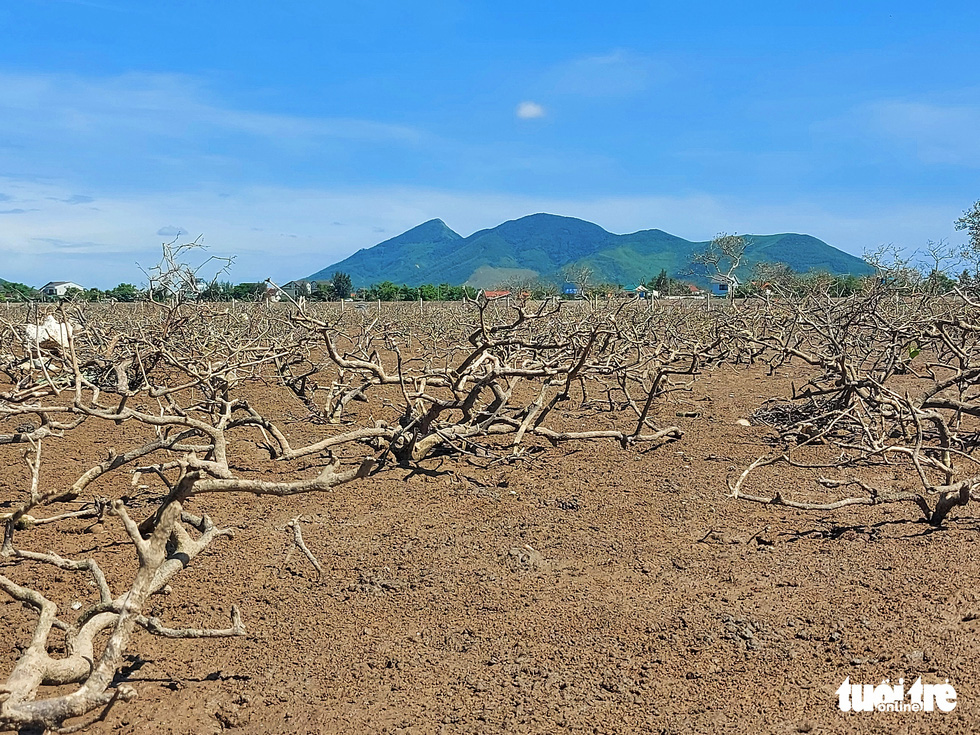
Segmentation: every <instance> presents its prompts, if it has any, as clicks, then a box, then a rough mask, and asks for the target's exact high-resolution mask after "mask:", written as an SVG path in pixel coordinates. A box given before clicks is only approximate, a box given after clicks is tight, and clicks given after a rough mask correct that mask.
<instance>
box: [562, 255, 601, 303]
mask: <svg viewBox="0 0 980 735" xmlns="http://www.w3.org/2000/svg"><path fill="white" fill-rule="evenodd" d="M593 275H594V271H593V270H592V268H590V267H589V266H587V265H580V264H575V263H573V264H570V265H566V266H565V267H564V268H562V269H561V277H562V278H564V279H565V282H566V283H570V284H572V285H573V286H575V292H576V294H578V295H579V296H584V295H585V294H587V293H588V291H589V286H591V285H592V277H593Z"/></svg>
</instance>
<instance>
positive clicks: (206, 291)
mask: <svg viewBox="0 0 980 735" xmlns="http://www.w3.org/2000/svg"><path fill="white" fill-rule="evenodd" d="M234 293H235V287H234V286H233V285H232V284H231V283H229V282H228V281H211V283H209V284H208V285H207V286H205V287H204V288H203V289H202V290H201V293H200V295H199V296H198V299H199V300H201V301H231V299H232V298H233V296H234Z"/></svg>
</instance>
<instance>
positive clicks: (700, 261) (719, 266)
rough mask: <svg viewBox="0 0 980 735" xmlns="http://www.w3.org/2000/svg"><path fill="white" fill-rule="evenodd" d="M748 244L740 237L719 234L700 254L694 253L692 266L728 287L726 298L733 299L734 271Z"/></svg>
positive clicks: (740, 261)
mask: <svg viewBox="0 0 980 735" xmlns="http://www.w3.org/2000/svg"><path fill="white" fill-rule="evenodd" d="M748 245H749V242H748V240H746V239H745V238H744V237H742V236H741V235H729V234H726V233H724V232H723V233H721V234H720V235H718V236H717V237H715V239H714V240H712V241H711V242H710V243H708V247H706V248H705V249H704V250H703V251H702V252H700V253H695V255H694V257H693V258H692V264H693V265H694V266H695V267H697V266H700V267H702V268H703V269H704V270H705V271H706V272H707V274H708V275H709V276H712V277H715V278H717V279H719V280H721V281H723V282H724V283H726V284H727V285H728V287H729V288H728V298H730V299H734V298H735V289H734V288H732V283H733V282H734V281H735V280H736V279H735V271H736V270H737V269H738V267H739V265H741V263H742V259H743V258H744V257H745V250H746V248H748Z"/></svg>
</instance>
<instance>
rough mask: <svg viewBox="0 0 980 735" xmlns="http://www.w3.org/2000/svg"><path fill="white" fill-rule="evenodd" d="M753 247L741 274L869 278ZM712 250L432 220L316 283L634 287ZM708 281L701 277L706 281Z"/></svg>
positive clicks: (642, 237) (785, 249)
mask: <svg viewBox="0 0 980 735" xmlns="http://www.w3.org/2000/svg"><path fill="white" fill-rule="evenodd" d="M746 237H747V239H748V240H749V247H748V249H747V250H746V258H745V261H744V263H743V266H744V268H743V269H741V271H744V273H743V272H741V271H740V275H747V273H748V270H749V269H750V268H751V266H752V264H753V263H756V262H761V261H767V262H782V263H786V264H787V265H789V266H790V267H791V268H793V269H794V270H796V271H798V272H800V273H805V272H808V271H811V270H825V271H828V272H830V273H853V274H855V275H864V274H866V273H869V272H870V270H871V269H870V267H869V266H868V264H867V263H865V262H864V261H862V260H861V259H860V258H856V257H854V256H853V255H849V254H847V253H844V252H841V251H840V250H837V249H836V248H833V247H831V246H830V245H827V243H825V242H823V241H821V240H818V239H817V238H814V237H812V236H809V235H795V234H794V235H786V234H784V235H752V236H746ZM706 246H707V243H697V242H691V241H688V240H685V239H683V238H680V237H677V236H675V235H671V234H669V233H667V232H664V231H662V230H641V231H640V232H634V233H631V234H627V235H614V234H612V233H610V232H608V231H607V230H605V229H603V228H602V227H600V226H599V225H597V224H594V223H592V222H587V221H585V220H581V219H577V218H575V217H564V216H561V215H557V214H547V213H544V212H539V213H537V214H529V215H527V216H525V217H520V218H518V219H513V220H509V221H507V222H504V223H503V224H500V225H497V226H496V227H492V228H490V229H486V230H480V231H479V232H474V233H473V234H472V235H470V236H468V237H465V238H464V237H461V236H460V235H458V234H457V233H455V232H453V231H452V230H451V229H450V228H449V227H448V226H447V225H446V223H445V222H443V221H442V220H440V219H432V220H429V221H428V222H423V223H422V224H420V225H418V226H416V227H413V228H412V229H410V230H408V231H407V232H404V233H402V234H401V235H397V236H395V237H393V238H391V239H389V240H385V241H384V242H382V243H379V244H378V245H375V246H374V247H372V248H366V249H364V250H359V251H358V252H356V253H354V254H353V255H351V256H350V257H349V258H346V259H345V260H342V261H340V262H339V263H335V264H334V265H332V266H329V267H327V268H324V269H323V270H322V271H319V272H318V273H316V274H314V275H313V276H310V279H312V280H317V279H318V278H326V277H329V274H330V273H332V272H334V271H343V272H345V273H348V274H349V275H350V277H351V279H352V280H353V281H354V285H355V286H369V285H371V284H373V283H381V282H382V281H392V282H393V283H397V284H402V283H404V284H406V285H408V286H418V285H420V284H422V283H451V284H454V285H455V284H463V283H465V284H468V285H471V286H474V287H476V288H485V287H493V286H497V285H499V284H500V283H503V282H504V281H507V280H509V279H513V278H517V277H521V278H535V277H536V278H540V279H544V280H548V281H553V282H555V281H559V280H560V279H561V278H562V277H563V276H562V274H563V272H564V271H565V269H566V268H567V267H569V266H581V267H587V268H589V269H590V270H591V271H592V272H593V276H594V279H595V280H596V281H597V282H598V281H604V282H607V283H614V284H624V285H626V284H630V283H633V284H636V283H642V282H644V281H646V280H649V279H651V278H655V277H656V275H657V274H658V273H659V272H660V271H661V270H665V271H667V273H668V274H669V275H671V276H678V275H682V274H683V273H685V272H687V271H689V270H690V267H691V263H692V259H693V256H694V254H695V253H696V252H697V251H698V250H701V249H703V248H704V247H706ZM702 280H703V279H702Z"/></svg>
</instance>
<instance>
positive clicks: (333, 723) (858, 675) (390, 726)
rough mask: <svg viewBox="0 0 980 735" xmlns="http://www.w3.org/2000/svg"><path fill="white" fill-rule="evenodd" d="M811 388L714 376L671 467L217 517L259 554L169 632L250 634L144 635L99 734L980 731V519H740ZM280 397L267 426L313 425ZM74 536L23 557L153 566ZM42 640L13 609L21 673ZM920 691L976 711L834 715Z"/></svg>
mask: <svg viewBox="0 0 980 735" xmlns="http://www.w3.org/2000/svg"><path fill="white" fill-rule="evenodd" d="M791 379H796V380H797V381H799V376H798V375H793V374H792V373H791V369H790V368H786V369H785V370H784V374H783V375H781V376H777V377H770V376H767V375H766V374H765V372H764V371H763V370H761V369H757V368H751V369H747V370H745V369H743V370H740V371H739V370H735V369H733V368H731V367H720V368H717V369H715V370H713V371H711V372H709V373H706V374H705V375H703V376H701V377H700V378H699V380H698V381H697V382H696V383H695V385H694V386H693V391H692V392H691V393H690V394H679V395H675V396H674V397H673V398H672V399H671V400H670V401H669V402H667V403H665V404H664V405H663V406H661V407H660V409H659V410H660V414H659V418H658V420H659V421H660V422H661V423H668V422H672V423H677V424H678V425H679V426H680V427H681V428H683V430H684V432H685V434H684V436H683V438H682V439H681V440H679V441H677V442H674V443H672V444H668V445H665V446H662V447H660V448H657V449H652V450H651V449H650V448H649V447H639V448H635V449H629V450H624V449H622V448H620V447H619V445H618V444H615V443H606V442H593V443H580V444H577V445H565V446H562V447H559V448H557V449H550V448H549V449H548V451H546V452H541V453H529V454H528V456H527V458H526V459H525V460H523V461H520V462H517V463H515V464H499V465H494V466H492V467H489V468H480V467H477V466H475V465H473V464H470V463H467V462H465V461H461V460H448V459H447V460H441V461H437V460H433V461H430V462H427V463H426V467H425V471H424V472H416V473H409V472H408V471H407V470H400V469H390V470H387V471H385V472H384V473H382V474H381V475H379V476H377V477H374V478H371V479H369V480H362V481H358V482H355V483H353V484H350V485H346V486H343V487H340V488H338V489H336V490H335V491H334V492H332V493H329V494H323V495H310V496H303V497H295V498H290V499H285V500H279V499H264V498H253V497H246V496H235V497H207V498H202V499H198V500H196V501H194V507H192V510H193V509H195V508H196V510H197V511H198V512H200V511H202V510H203V511H206V512H208V513H209V514H210V515H211V516H212V517H213V518H214V519H215V521H216V522H217V523H218V524H219V525H230V526H234V527H236V528H237V533H236V535H235V537H234V538H233V539H230V540H220V541H218V542H217V543H216V544H215V545H214V546H213V547H211V549H209V550H208V551H207V552H206V553H204V554H203V555H202V556H200V557H199V558H197V559H196V560H195V561H194V563H193V565H192V566H191V567H189V568H188V569H187V570H186V571H185V572H183V573H182V574H181V575H179V576H178V577H177V578H176V579H175V580H174V582H173V585H172V586H173V590H172V592H171V593H170V594H169V595H160V596H157V597H155V598H153V600H154V602H153V609H152V611H151V612H152V614H154V615H158V616H160V617H161V618H162V619H163V620H164V621H165V622H166V623H167V624H168V625H171V626H174V627H184V626H194V627H203V626H214V627H225V626H226V625H227V618H228V611H229V609H230V607H231V606H232V605H233V604H237V605H238V606H239V607H240V608H241V612H242V616H243V618H244V621H245V624H246V627H247V631H248V633H247V635H246V636H245V637H242V638H230V639H220V640H215V641H197V640H176V641H173V640H163V639H158V638H154V637H151V636H149V635H147V634H144V633H140V634H139V636H138V638H137V640H136V641H135V643H134V645H133V646H132V647H131V651H130V652H131V656H130V657H129V659H128V665H127V667H126V669H125V671H123V672H122V674H121V676H120V679H121V680H125V681H128V682H129V683H131V684H132V685H133V686H134V687H135V688H136V689H137V690H138V692H139V698H138V699H137V700H136V701H134V702H131V703H126V704H120V705H118V706H116V707H115V708H113V709H112V710H111V711H110V712H109V714H108V716H107V718H106V720H105V722H102V723H99V724H96V725H93V726H92V727H91V728H90V730H89V731H90V732H93V733H105V732H112V733H217V732H219V731H222V730H226V729H227V730H233V731H235V732H241V733H265V732H299V733H307V732H310V733H314V732H316V733H319V732H344V733H350V732H377V733H384V732H387V733H423V732H448V733H471V732H542V733H543V732H549V733H550V732H588V733H622V732H652V733H687V732H698V733H702V732H703V733H767V732H771V733H851V732H862V733H863V732H880V733H933V732H936V733H939V732H974V731H976V730H977V729H978V727H980V687H978V685H977V681H978V679H980V642H978V632H980V584H978V577H980V564H978V562H977V560H976V559H974V551H975V548H976V546H977V542H976V539H977V538H978V525H980V519H978V517H977V513H978V510H977V509H975V508H974V507H972V506H968V507H966V508H963V509H957V510H956V511H954V513H953V517H952V519H951V520H950V522H949V523H948V527H947V528H946V529H944V530H939V531H935V532H933V531H931V529H930V527H929V526H928V525H926V524H924V523H923V522H922V521H921V520H920V519H919V513H918V511H917V510H916V508H915V507H914V506H911V505H909V506H901V505H893V506H880V507H875V508H860V509H847V510H843V511H838V512H834V513H799V512H794V511H790V510H785V509H779V508H771V507H767V506H762V505H754V504H748V503H744V502H740V501H733V500H731V499H730V498H728V497H726V494H727V486H726V479H728V478H732V477H734V476H735V475H736V474H737V473H738V472H739V471H741V469H742V468H744V467H745V466H746V465H747V464H748V463H750V462H751V461H752V460H753V459H755V458H756V457H758V456H760V455H762V454H765V453H767V452H768V451H770V450H771V448H772V447H771V442H772V440H773V437H774V436H775V432H774V431H773V430H772V429H771V428H768V427H766V426H756V425H753V426H748V427H745V426H739V425H737V424H736V420H737V419H740V418H745V417H747V416H749V415H750V414H751V413H752V412H753V411H754V410H755V409H756V408H758V407H759V406H760V405H761V404H762V402H763V401H764V400H765V399H766V398H769V397H771V396H774V395H785V394H787V393H788V392H789V381H790V380H791ZM268 390H269V395H268V396H267V405H271V406H272V407H273V408H274V410H275V411H278V412H279V413H281V414H282V415H283V416H289V415H296V416H298V415H299V414H300V412H299V411H298V408H299V407H298V404H297V402H296V401H295V400H292V401H291V400H290V399H289V398H288V397H285V396H282V395H279V394H278V393H277V392H276V391H275V389H273V388H269V389H268ZM678 413H697V414H698V415H697V416H694V417H690V416H688V417H678V416H677V414H678ZM567 420H568V421H569V422H570V424H574V422H575V420H576V416H575V414H574V412H571V409H570V413H569V415H568V416H567ZM606 420H607V419H606V417H603V416H601V415H600V416H598V417H593V418H592V419H590V422H591V423H590V424H589V425H604V424H603V422H604V421H606ZM130 430H131V429H130V428H129V427H128V426H123V427H118V428H113V429H111V431H108V433H104V434H99V435H95V436H93V435H91V434H82V433H80V432H73V433H72V435H71V436H70V437H68V438H66V439H64V440H58V441H54V440H52V441H50V442H49V443H48V447H49V448H50V452H51V454H50V455H49V461H50V462H51V464H50V465H49V466H48V467H47V469H46V470H45V475H44V477H43V478H42V481H43V482H46V483H57V482H63V481H65V480H67V479H68V478H69V477H71V478H72V479H74V477H76V476H77V475H78V473H79V471H80V470H79V468H80V467H85V466H88V465H87V464H86V462H88V463H89V464H90V463H91V461H92V460H93V459H94V458H96V457H100V456H103V455H104V453H105V451H106V450H107V449H108V448H109V447H116V448H117V449H118V448H121V447H123V446H126V442H127V440H131V437H129V436H128V435H127V432H128V431H130ZM133 430H135V429H133ZM290 430H291V431H293V432H295V433H297V434H302V433H303V432H307V433H308V434H309V435H311V436H312V435H314V434H315V433H316V432H318V431H323V430H324V429H323V427H312V426H305V425H303V424H302V423H295V424H292V425H291V429H290ZM0 450H2V451H0V460H2V461H3V463H4V465H3V467H4V469H3V470H2V471H0V493H2V494H3V496H4V497H3V498H2V499H4V500H6V499H9V498H12V497H14V496H15V495H16V494H17V493H18V492H19V491H20V489H22V488H23V483H24V482H26V477H27V472H26V469H25V468H24V466H23V464H22V462H21V460H20V459H19V456H20V453H21V452H22V447H20V448H19V447H2V448H0ZM239 450H240V453H241V455H242V456H243V457H245V458H246V460H247V461H248V462H249V463H250V467H251V468H252V469H255V470H258V471H260V472H262V471H265V469H266V467H267V466H268V471H269V472H273V471H274V470H273V468H271V465H269V463H268V460H267V459H266V458H264V457H263V455H262V454H261V453H260V452H258V450H255V449H250V448H248V447H245V446H243V447H239ZM263 463H265V464H263ZM312 472H314V470H312V469H307V470H306V471H305V474H304V476H307V475H309V474H310V473H312ZM885 474H886V476H885V477H884V479H885V480H886V481H890V482H894V483H899V484H900V483H901V482H902V481H903V478H902V476H901V474H899V473H895V474H894V476H891V475H887V472H886V473H885ZM812 477H813V475H807V474H804V473H802V472H799V473H796V474H793V473H787V472H786V471H779V472H770V473H769V474H768V475H765V476H760V478H759V480H758V481H754V482H753V486H752V489H753V490H755V491H759V492H763V493H765V492H771V491H774V490H781V491H782V492H784V493H786V494H790V495H793V496H794V497H802V496H803V495H805V494H808V493H810V491H811V489H812V485H810V484H808V479H809V478H812ZM113 482H114V483H116V485H113V486H110V487H109V488H108V489H106V488H103V490H104V491H106V494H108V493H109V492H116V493H121V492H124V491H125V485H126V484H127V482H126V478H125V477H123V478H122V479H116V480H113ZM120 483H121V484H120ZM821 497H826V495H824V496H821ZM296 516H301V523H302V529H303V534H304V537H305V540H306V542H307V544H308V545H309V547H310V548H311V550H312V551H313V553H314V554H315V555H316V556H317V557H318V559H319V561H320V563H321V564H322V566H323V569H324V575H323V577H322V578H318V576H317V574H316V571H315V570H314V568H313V567H312V565H311V564H310V563H309V562H308V561H307V559H306V558H305V557H304V556H303V555H302V554H301V553H299V552H298V551H296V550H295V549H294V548H293V543H292V536H291V532H290V531H289V529H287V528H286V524H287V523H288V521H289V520H290V519H292V518H294V517H296ZM69 525H71V524H69ZM71 528H72V530H74V531H76V533H67V532H65V531H58V532H55V531H47V530H44V529H40V528H39V529H37V530H35V531H32V532H29V533H24V534H21V535H19V536H18V540H19V542H20V543H21V544H22V545H24V546H25V547H27V546H29V547H31V548H36V549H46V548H54V549H57V550H58V551H59V552H60V553H62V554H64V555H73V556H84V555H87V554H95V553H98V554H100V555H101V554H103V551H101V549H106V548H107V549H108V550H107V551H106V552H105V553H106V554H107V561H106V565H107V571H108V573H109V575H110V583H112V581H113V579H117V580H121V579H123V573H124V572H125V571H127V570H129V571H131V570H132V568H133V567H134V563H133V561H132V556H133V554H132V548H131V546H130V545H129V544H127V543H126V542H125V537H124V535H123V534H122V532H121V531H120V529H119V527H118V522H117V521H115V520H113V519H109V520H107V522H106V524H105V526H104V527H99V528H95V529H88V530H87V531H86V530H85V529H86V523H85V522H83V521H79V522H76V523H74V525H72V526H71ZM93 531H94V532H93ZM2 567H3V573H4V574H8V575H9V576H12V577H14V578H16V579H18V580H19V581H23V582H32V583H36V584H38V585H39V586H40V587H41V588H42V589H44V590H45V591H46V592H47V593H48V594H49V595H51V596H52V597H53V599H55V601H57V602H58V603H59V605H61V606H63V608H62V609H64V608H65V606H68V605H70V603H71V602H72V601H74V600H80V599H82V600H86V601H89V600H90V599H91V589H90V588H89V587H87V585H86V583H85V581H84V579H81V578H80V575H71V574H67V573H65V574H60V575H58V576H52V575H51V574H50V572H49V570H35V569H32V568H28V565H23V564H22V565H13V564H10V563H4V564H3V565H2ZM120 588H121V585H117V587H116V588H114V591H115V592H118V591H119V589H120ZM33 620H34V616H33V613H31V612H30V611H28V610H24V609H22V608H21V606H20V604H18V603H15V602H11V601H9V600H6V599H5V600H2V601H0V631H2V634H0V641H2V645H0V670H2V671H4V672H7V671H9V669H10V667H11V665H12V663H13V661H14V658H15V655H16V653H17V651H18V650H19V648H18V647H22V646H23V645H24V644H25V643H26V642H27V641H28V637H29V636H28V634H29V630H30V624H31V623H32V621H33ZM919 676H921V677H923V681H927V682H936V681H940V682H941V681H944V680H945V679H947V678H948V679H949V681H950V683H951V684H953V685H954V686H955V688H956V692H957V695H958V699H957V706H956V708H955V710H954V711H952V712H950V713H942V712H932V713H927V712H921V713H866V712H861V713H846V714H845V713H842V712H840V711H839V710H838V707H837V697H836V695H835V690H836V689H837V688H838V687H839V686H840V685H841V683H842V682H843V681H844V679H845V678H846V677H850V679H851V681H852V682H854V683H868V684H878V683H879V682H881V680H882V679H885V678H890V679H892V680H896V679H898V678H899V677H904V678H905V680H906V682H907V684H909V685H910V684H911V682H912V681H914V680H915V679H916V678H917V677H919Z"/></svg>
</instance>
